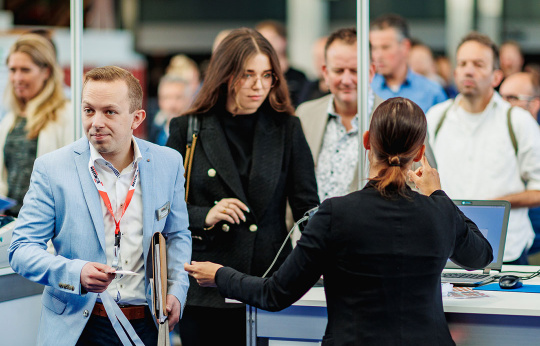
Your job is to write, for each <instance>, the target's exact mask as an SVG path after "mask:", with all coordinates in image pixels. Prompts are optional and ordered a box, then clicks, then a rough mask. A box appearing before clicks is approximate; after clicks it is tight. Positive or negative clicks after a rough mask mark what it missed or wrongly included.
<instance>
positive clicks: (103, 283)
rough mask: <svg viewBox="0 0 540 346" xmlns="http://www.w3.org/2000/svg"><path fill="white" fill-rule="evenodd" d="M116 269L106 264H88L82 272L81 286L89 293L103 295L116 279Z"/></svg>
mask: <svg viewBox="0 0 540 346" xmlns="http://www.w3.org/2000/svg"><path fill="white" fill-rule="evenodd" d="M114 271H115V270H114V269H113V268H111V267H109V266H108V265H106V264H103V263H98V262H88V263H86V264H85V265H84V267H83V268H82V270H81V285H82V286H83V287H84V288H85V289H86V291H88V292H95V293H101V292H103V291H105V290H106V289H107V287H108V286H109V284H110V283H111V281H113V279H114V278H115V276H116V274H114ZM106 273H111V274H106Z"/></svg>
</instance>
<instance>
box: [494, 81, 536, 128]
mask: <svg viewBox="0 0 540 346" xmlns="http://www.w3.org/2000/svg"><path fill="white" fill-rule="evenodd" d="M499 92H500V94H501V96H502V98H503V99H505V100H506V101H508V102H509V103H510V104H511V105H512V106H516V107H521V108H523V109H525V110H527V111H529V113H531V115H532V116H533V118H534V119H536V120H538V111H540V89H539V86H538V85H537V84H536V83H535V80H534V77H533V75H532V74H530V73H528V72H518V73H514V74H512V75H510V76H508V77H507V78H506V79H505V80H504V82H503V83H502V84H501V88H500V91H499Z"/></svg>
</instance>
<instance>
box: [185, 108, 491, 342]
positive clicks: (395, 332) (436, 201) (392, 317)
mask: <svg viewBox="0 0 540 346" xmlns="http://www.w3.org/2000/svg"><path fill="white" fill-rule="evenodd" d="M425 136H426V119H425V115H424V113H423V112H422V110H421V109H420V107H418V106H417V105H416V104H415V103H414V102H412V101H410V100H408V99H405V98H392V99H389V100H387V101H385V102H383V103H382V104H381V105H380V106H379V107H378V108H377V109H376V110H375V112H374V114H373V117H372V120H371V125H370V128H369V131H366V132H365V133H364V137H363V143H364V147H365V148H366V150H368V155H367V157H368V159H369V162H370V170H369V181H368V183H367V184H366V186H365V187H364V189H362V190H360V191H357V192H353V193H351V194H349V195H347V196H343V197H337V198H330V199H327V200H325V201H324V202H323V203H322V205H321V207H320V208H319V211H318V212H317V213H316V214H315V215H314V216H313V218H312V219H311V221H309V223H308V225H307V226H306V228H305V229H304V232H303V233H302V237H301V238H300V240H299V241H298V243H297V246H296V248H295V249H294V250H293V252H292V253H291V254H290V255H289V257H288V258H287V260H286V261H285V262H284V263H283V265H282V266H281V267H280V269H279V270H278V271H277V272H276V273H274V275H273V276H272V277H270V278H268V279H262V278H257V277H252V276H248V275H245V274H242V273H240V272H238V271H236V270H234V269H232V268H229V267H223V266H221V265H219V264H214V263H210V262H197V263H193V264H191V265H189V264H186V265H185V266H184V267H185V269H186V270H187V271H188V273H190V275H191V276H193V277H194V278H195V279H196V280H197V282H198V283H199V285H201V286H215V285H217V287H218V288H219V290H220V293H221V294H222V295H223V296H225V297H230V298H233V299H237V300H241V301H243V302H245V303H248V304H251V305H253V306H256V307H259V308H262V309H266V310H280V309H283V308H286V307H287V306H289V305H291V304H292V303H294V302H295V301H296V300H298V299H299V298H301V297H302V295H304V293H305V292H306V291H308V290H309V289H310V288H311V287H312V286H313V284H314V283H315V282H316V281H317V280H318V279H319V277H320V276H321V275H323V276H324V288H325V292H326V303H327V308H328V325H327V327H326V333H325V336H324V338H323V342H322V345H325V346H326V345H455V343H454V341H453V340H452V337H451V335H450V332H449V330H448V326H447V324H446V319H445V316H444V311H443V306H442V297H441V281H440V275H441V272H442V270H443V268H444V266H445V264H446V261H447V260H448V258H450V259H452V261H454V262H455V263H457V264H459V265H461V266H463V267H464V268H467V269H479V268H483V267H484V266H486V265H487V264H488V263H490V262H491V260H492V259H493V252H492V249H491V246H490V245H489V243H488V241H487V240H486V239H485V238H484V237H483V236H482V234H481V233H480V231H479V230H478V227H477V226H476V225H475V224H474V223H473V222H472V221H471V220H469V219H468V218H467V217H466V216H465V215H463V214H462V213H461V212H460V211H459V209H458V208H457V207H456V206H455V205H454V203H453V202H452V200H451V199H450V198H448V196H447V195H446V194H445V193H444V192H443V191H442V190H441V187H440V182H439V176H438V173H437V171H436V170H435V169H433V168H431V167H430V166H429V164H428V163H427V160H426V159H425V157H424V151H425V146H424V144H423V142H424V137H425ZM414 161H419V162H420V163H421V167H420V168H419V169H417V170H416V171H414V172H413V171H411V166H412V163H413V162H414ZM408 179H409V180H411V181H412V182H413V183H414V184H415V185H416V186H417V187H418V189H419V191H420V193H418V192H415V191H412V190H411V189H410V187H409V186H408V185H407V180H408Z"/></svg>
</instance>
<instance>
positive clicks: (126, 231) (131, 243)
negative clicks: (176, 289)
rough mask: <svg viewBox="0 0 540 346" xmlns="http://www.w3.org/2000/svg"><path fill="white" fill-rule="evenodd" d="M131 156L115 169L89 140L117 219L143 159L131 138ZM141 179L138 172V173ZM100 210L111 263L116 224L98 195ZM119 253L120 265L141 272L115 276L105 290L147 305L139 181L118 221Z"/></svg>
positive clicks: (121, 300) (121, 299)
mask: <svg viewBox="0 0 540 346" xmlns="http://www.w3.org/2000/svg"><path fill="white" fill-rule="evenodd" d="M132 143H133V148H134V155H133V156H134V159H133V162H132V163H131V164H130V165H128V166H127V167H126V168H124V169H123V170H122V172H118V170H117V169H116V168H114V166H113V165H112V164H111V163H110V162H108V161H106V160H105V159H104V158H103V157H102V156H101V154H100V153H99V152H98V151H97V150H96V149H95V148H94V147H93V146H92V144H90V162H91V163H93V164H94V167H95V168H96V171H97V174H98V176H99V178H100V180H101V181H102V182H103V186H104V189H105V191H106V192H107V194H108V195H109V200H110V202H111V206H112V209H113V211H115V213H116V219H117V220H118V219H119V218H120V216H121V215H122V207H123V206H124V202H125V201H126V196H127V193H128V190H129V186H130V184H131V182H132V180H133V176H134V174H135V171H136V168H137V165H138V163H139V161H140V160H141V159H142V155H141V152H140V150H139V147H138V145H137V142H136V141H135V140H134V139H133V140H132ZM139 180H140V176H139ZM100 200H101V211H102V212H103V222H104V225H105V250H106V251H105V252H106V255H107V265H109V266H112V263H113V259H114V231H115V229H116V224H115V222H114V218H113V217H112V215H111V214H110V213H109V211H108V209H107V207H106V206H105V203H104V202H103V199H101V198H100ZM120 232H121V235H122V237H121V240H120V256H119V268H118V269H122V270H131V271H134V272H136V273H138V274H140V275H125V276H123V277H121V278H116V279H114V280H113V281H112V282H111V284H110V285H109V287H108V288H107V292H109V294H110V295H111V296H112V297H113V298H114V299H115V300H118V299H119V300H118V301H117V303H119V304H127V305H146V298H145V294H144V274H145V272H144V255H143V248H142V243H143V203H142V191H141V184H140V181H139V183H138V184H137V186H136V188H135V193H134V194H133V198H132V199H131V203H130V204H129V206H128V208H127V209H126V212H125V213H124V216H123V217H122V219H121V221H120Z"/></svg>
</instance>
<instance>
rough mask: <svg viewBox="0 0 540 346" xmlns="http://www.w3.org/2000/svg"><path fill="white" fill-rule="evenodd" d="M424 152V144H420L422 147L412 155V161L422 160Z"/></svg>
mask: <svg viewBox="0 0 540 346" xmlns="http://www.w3.org/2000/svg"><path fill="white" fill-rule="evenodd" d="M425 152H426V145H425V144H422V147H421V148H420V150H418V152H417V153H416V156H415V157H414V159H413V161H414V162H419V161H420V160H422V157H424V153H425Z"/></svg>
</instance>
